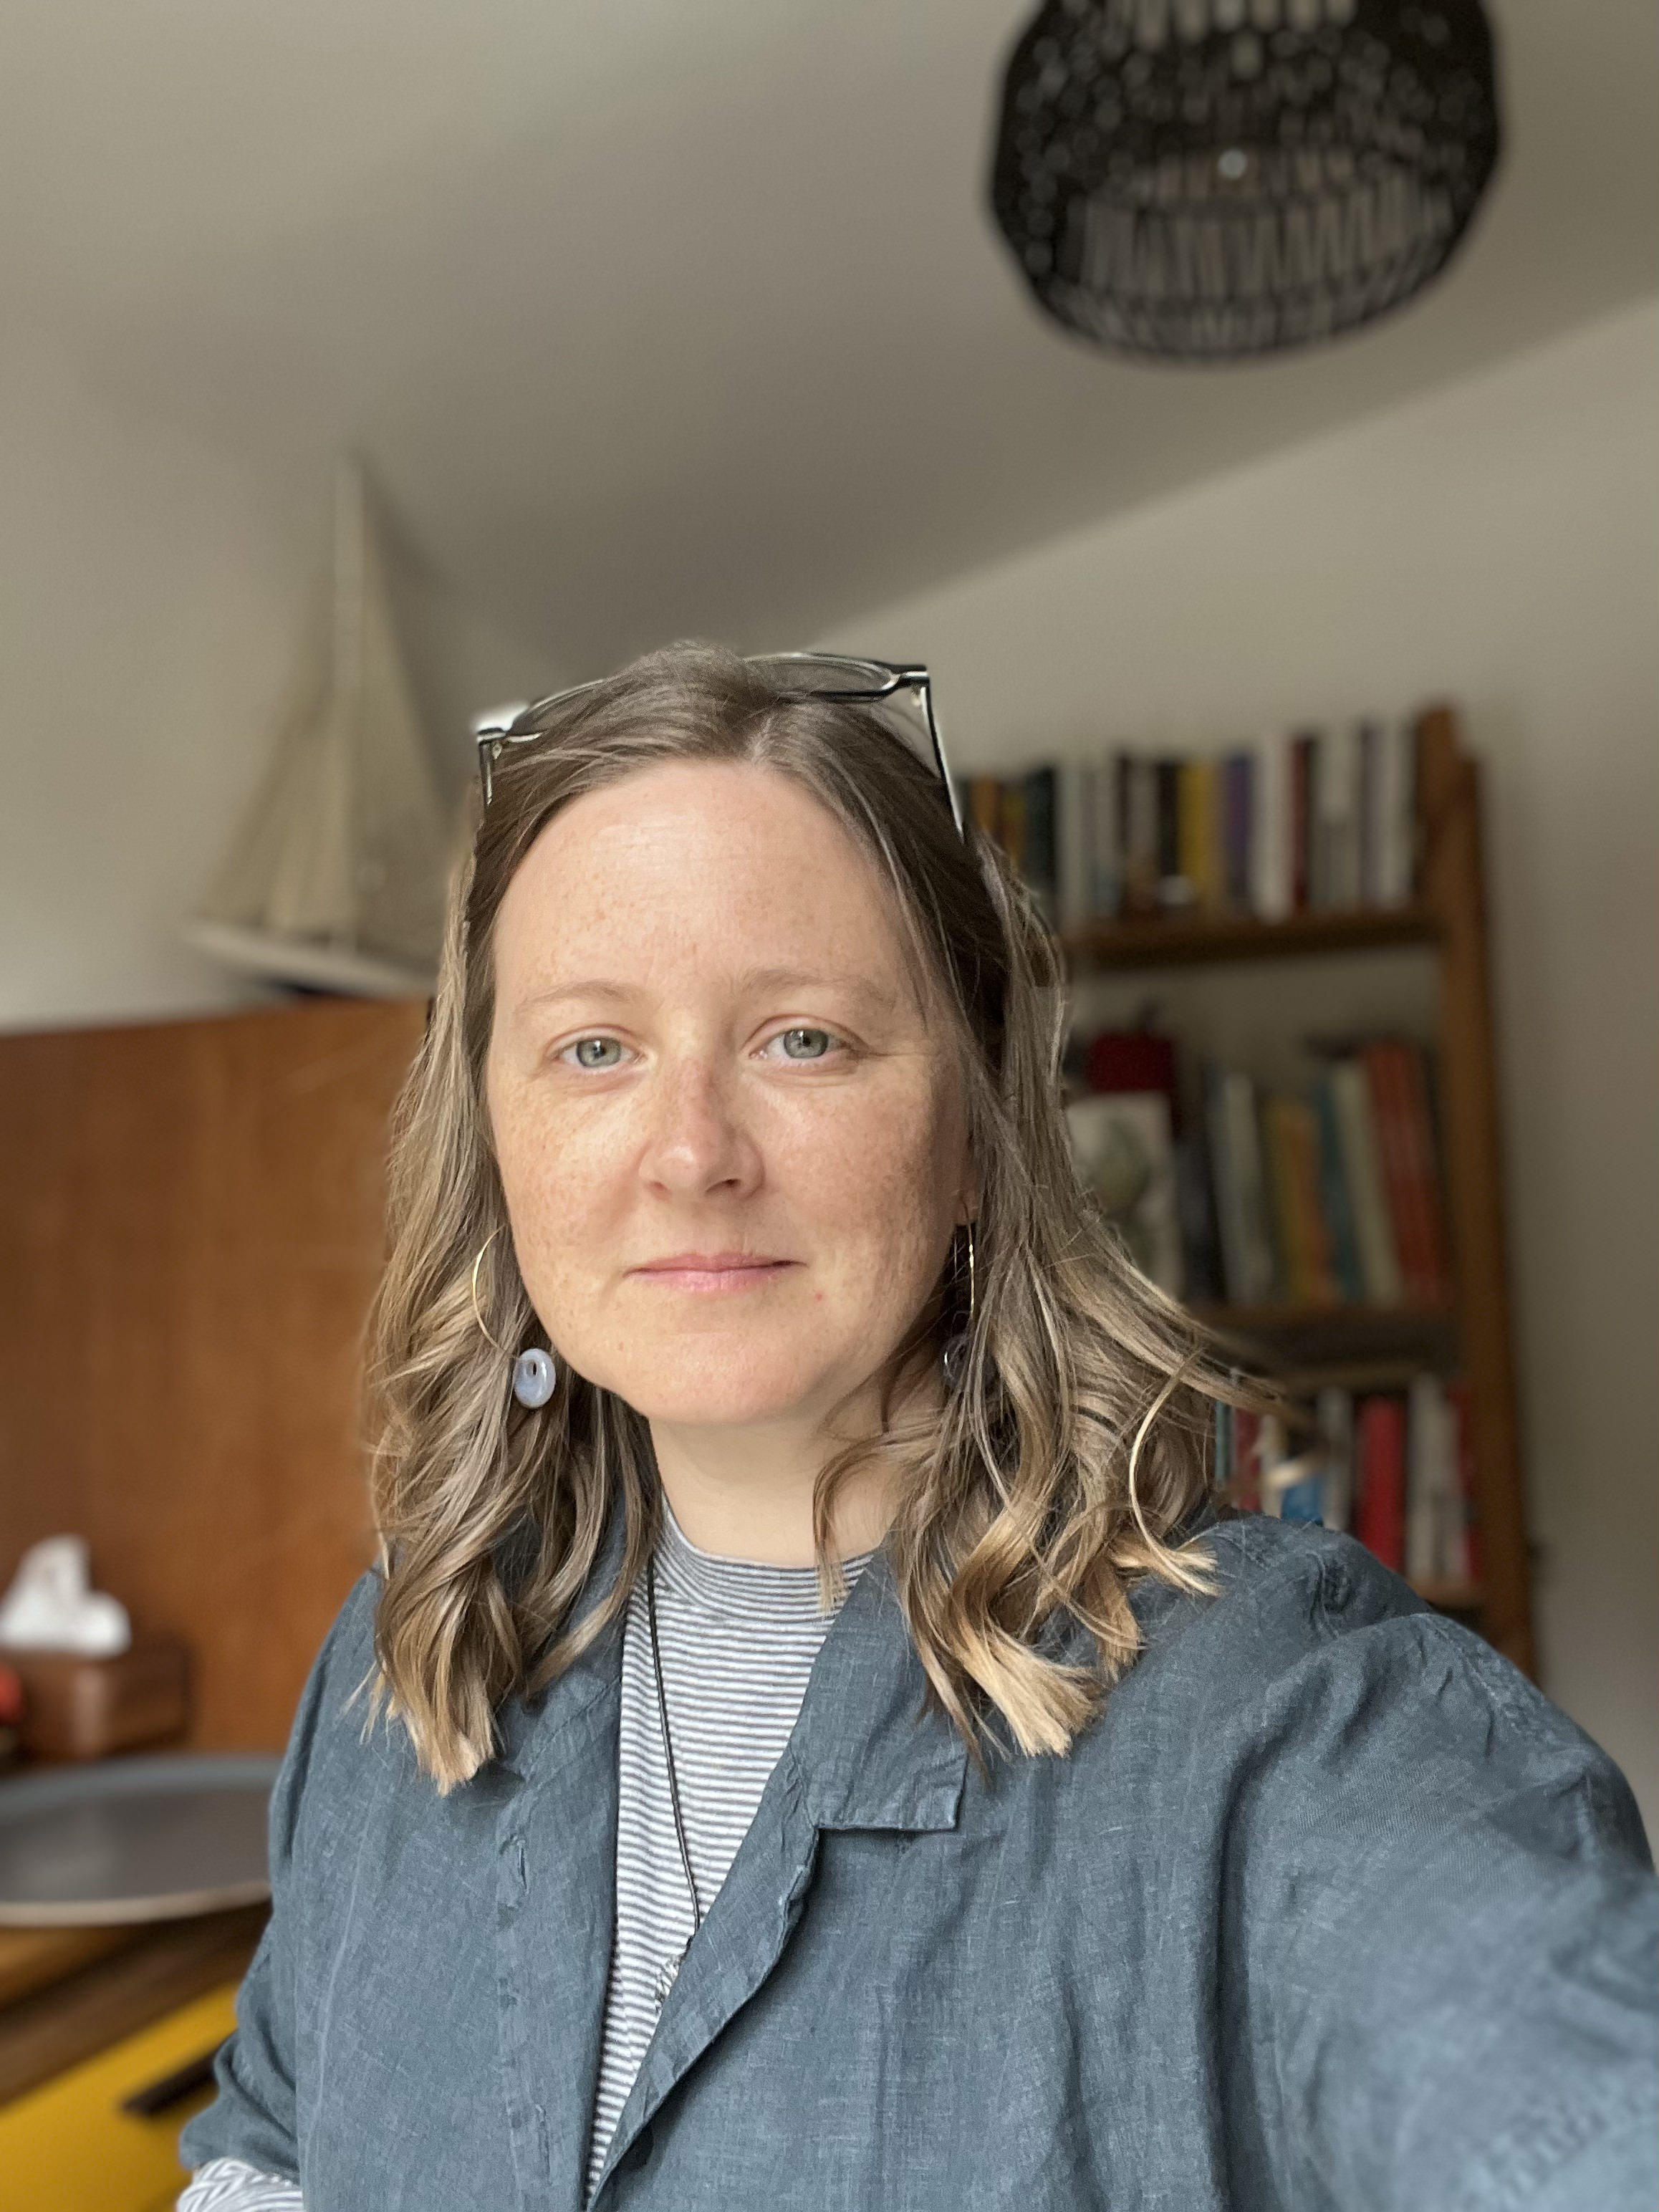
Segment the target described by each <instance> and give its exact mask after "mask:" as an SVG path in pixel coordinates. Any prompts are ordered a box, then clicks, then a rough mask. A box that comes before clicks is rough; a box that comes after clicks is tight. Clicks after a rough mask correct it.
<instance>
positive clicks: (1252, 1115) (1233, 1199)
mask: <svg viewBox="0 0 1659 2212" xmlns="http://www.w3.org/2000/svg"><path fill="white" fill-rule="evenodd" d="M1206 1115H1207V1123H1208V1132H1209V1138H1210V1170H1211V1174H1212V1177H1213V1179H1214V1183H1215V1194H1216V1215H1217V1223H1218V1229H1219V1231H1220V1242H1221V1264H1222V1273H1223V1276H1224V1279H1225V1282H1226V1285H1227V1296H1228V1297H1229V1299H1230V1300H1231V1302H1232V1303H1233V1304H1235V1305H1260V1304H1267V1302H1269V1301H1270V1300H1271V1299H1272V1298H1273V1297H1274V1295H1275V1292H1276V1290H1277V1287H1278V1266H1277V1262H1276V1259H1275V1254H1274V1240H1273V1227H1272V1222H1271V1218H1270V1212H1269V1200H1268V1194H1267V1174H1266V1170H1265V1166H1264V1164H1263V1160H1262V1156H1261V1128H1260V1125H1259V1123H1258V1121H1257V1118H1256V1102H1255V1085H1254V1084H1253V1083H1252V1082H1251V1080H1250V1079H1249V1076H1248V1075H1244V1074H1242V1073H1240V1072H1239V1071H1238V1070H1237V1068H1217V1069H1214V1070H1212V1072H1211V1075H1210V1079H1209V1084H1208V1097H1207V1105H1206Z"/></svg>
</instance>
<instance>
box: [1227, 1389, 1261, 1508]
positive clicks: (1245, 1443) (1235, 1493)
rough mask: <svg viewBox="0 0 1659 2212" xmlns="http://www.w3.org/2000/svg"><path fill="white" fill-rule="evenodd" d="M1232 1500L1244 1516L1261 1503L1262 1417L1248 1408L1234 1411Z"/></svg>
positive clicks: (1243, 1407)
mask: <svg viewBox="0 0 1659 2212" xmlns="http://www.w3.org/2000/svg"><path fill="white" fill-rule="evenodd" d="M1232 1427H1233V1443H1232V1498H1231V1504H1234V1505H1235V1506H1237V1509H1238V1510H1239V1511H1240V1512H1241V1513H1254V1512H1255V1511H1256V1510H1257V1508H1258V1507H1259V1506H1260V1505H1261V1449H1260V1446H1261V1414H1260V1413H1255V1412H1254V1411H1252V1410H1251V1408H1250V1407H1247V1406H1237V1407H1234V1408H1233V1424H1232Z"/></svg>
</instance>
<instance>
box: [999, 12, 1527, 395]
mask: <svg viewBox="0 0 1659 2212" xmlns="http://www.w3.org/2000/svg"><path fill="white" fill-rule="evenodd" d="M1497 159H1498V105H1497V96H1496V92H1495V88H1494V84H1493V76H1492V33H1491V30H1490V27H1488V25H1487V22H1486V16H1485V15H1483V13H1482V12H1481V9H1480V4H1479V0H1420V4H1419V0H1046V4H1045V5H1044V6H1043V7H1042V9H1040V10H1039V12H1038V14H1037V15H1036V18H1035V20H1034V21H1032V22H1031V24H1030V27H1028V29H1027V30H1026V31H1025V32H1024V34H1023V36H1022V37H1021V39H1020V40H1019V43H1018V46H1016V47H1015V49H1014V52H1013V58H1012V60H1011V62H1010V63H1009V65H1008V75H1007V82H1006V88H1005V91H1004V96H1003V105H1002V119H1001V128H1000V134H999V137H998V140H997V149H996V160H995V167H994V172H993V175H992V183H991V199H992V205H993V208H994V211H995V215H996V219H997V222H998V223H999V224H1000V227H1001V228H1002V230H1003V232H1004V234H1006V237H1007V239H1008V241H1009V244H1010V245H1011V246H1012V247H1013V249H1014V252H1015V254H1016V255H1017V256H1018V260H1019V264H1020V266H1021V268H1022V269H1023V270H1024V272H1025V276H1026V279H1027V281H1028V283H1030V287H1031V289H1032V290H1033V291H1034V292H1035V293H1036V296H1037V298H1038V299H1039V300H1040V301H1042V305H1043V306H1044V307H1046V308H1047V309H1048V312H1049V313H1050V314H1052V315H1054V316H1056V317H1058V319H1060V321H1061V322H1062V323H1065V324H1066V325H1068V327H1070V328H1071V329H1073V330H1074V331H1080V332H1081V333H1082V334H1083V335H1084V336H1085V337H1089V338H1092V339H1094V340H1096V341H1097V343H1100V344H1102V345H1104V346H1109V347H1110V348H1112V349H1114V350H1115V351H1117V352H1120V353H1127V354H1138V355H1142V356H1149V357H1152V358H1154V359H1158V360H1166V361H1195V362H1201V361H1236V360H1239V359H1242V358H1244V357H1247V356H1251V355H1255V354H1263V353H1273V352H1276V351H1279V350H1281V349H1285V348H1289V347H1293V346H1303V345H1310V344H1313V343H1316V342H1317V341H1318V340H1320V339H1322V338H1329V337H1336V336H1337V334H1338V333H1339V332H1340V331H1349V330H1353V329H1356V328H1357V327H1358V325H1360V324H1362V323H1367V322H1370V320H1371V319H1372V318H1373V317H1374V316H1376V315H1381V314H1384V313H1387V312H1388V310H1389V308H1391V307H1399V306H1400V305H1401V303H1402V302H1403V301H1407V300H1409V299H1410V298H1411V297H1412V296H1413V294H1414V293H1416V292H1419V291H1420V290H1421V289H1422V288H1423V286H1424V285H1425V284H1426V283H1428V282H1429V280H1430V278H1431V277H1432V276H1435V275H1436V273H1437V271H1438V270H1440V269H1442V268H1443V266H1444V265H1445V264H1446V261H1447V260H1448V258H1449V256H1450V255H1451V253H1452V252H1453V250H1454V248H1455V246H1456V245H1457V242H1458V240H1460V239H1461V238H1462V235H1463V233H1464V232H1465V230H1466V229H1467V228H1468V223H1469V219H1470V217H1471V216H1473V215H1474V210H1475V208H1476V206H1477V204H1479V201H1480V196H1481V193H1482V192H1483V191H1484V190H1485V189H1486V182H1487V179H1489V178H1490V176H1491V175H1492V168H1493V166H1494V164H1495V163H1496V161H1497Z"/></svg>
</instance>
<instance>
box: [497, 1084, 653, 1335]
mask: <svg viewBox="0 0 1659 2212" xmlns="http://www.w3.org/2000/svg"><path fill="white" fill-rule="evenodd" d="M496 1145H497V1156H498V1158H499V1159H500V1162H501V1184H502V1188H503V1189H504V1191H505V1192H506V1194H507V1212H508V1215H509V1217H510V1218H511V1220H512V1224H513V1244H514V1247H515V1249H516V1250H517V1253H518V1256H519V1265H520V1271H521V1273H522V1274H523V1276H524V1279H525V1287H526V1290H528V1291H529V1292H530V1295H531V1298H532V1302H533V1303H534V1304H536V1305H537V1306H538V1308H541V1309H543V1310H547V1309H549V1308H552V1309H557V1308H558V1307H559V1306H561V1305H562V1304H566V1303H567V1299H568V1291H569V1290H570V1288H571V1287H572V1286H573V1285H575V1284H577V1283H580V1282H582V1281H585V1280H587V1279H591V1278H592V1276H593V1275H594V1273H597V1272H601V1271H602V1270H603V1269H604V1267H605V1263H606V1261H607V1260H609V1259H611V1258H614V1257H615V1256H616V1255H617V1252H618V1249H619V1234H620V1225H621V1222H622V1218H623V1204H624V1200H625V1195H626V1193H625V1188H624V1186H625V1182H626V1178H625V1177H624V1176H623V1174H622V1172H621V1170H620V1168H619V1165H618V1158H617V1147H616V1145H615V1142H614V1136H612V1137H607V1136H606V1134H605V1133H604V1132H603V1131H601V1130H599V1129H597V1128H596V1127H594V1126H592V1124H591V1123H590V1124H588V1125H587V1126H586V1127H584V1126H583V1125H582V1124H581V1123H580V1121H567V1120H566V1119H565V1118H564V1117H562V1116H545V1115H531V1114H528V1113H525V1112H523V1111H520V1112H518V1113H516V1114H515V1113H513V1112H511V1111H508V1112H507V1113H506V1114H504V1115H501V1116H500V1117H498V1120H497V1125H496Z"/></svg>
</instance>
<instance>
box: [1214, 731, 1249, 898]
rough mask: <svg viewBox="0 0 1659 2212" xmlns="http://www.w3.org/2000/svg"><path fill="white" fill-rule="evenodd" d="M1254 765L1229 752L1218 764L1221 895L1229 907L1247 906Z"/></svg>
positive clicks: (1246, 755) (1244, 756)
mask: <svg viewBox="0 0 1659 2212" xmlns="http://www.w3.org/2000/svg"><path fill="white" fill-rule="evenodd" d="M1254 800H1255V759H1254V757H1253V756H1252V755H1250V754H1249V753H1247V752H1234V753H1229V754H1228V755H1227V757H1226V758H1225V760H1224V761H1223V762H1222V763H1221V892H1222V897H1223V900H1224V901H1225V903H1226V904H1227V905H1228V906H1230V907H1237V908H1246V907H1248V906H1249V903H1250V848H1251V842H1252V840H1253V838H1254V836H1255V805H1254Z"/></svg>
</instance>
